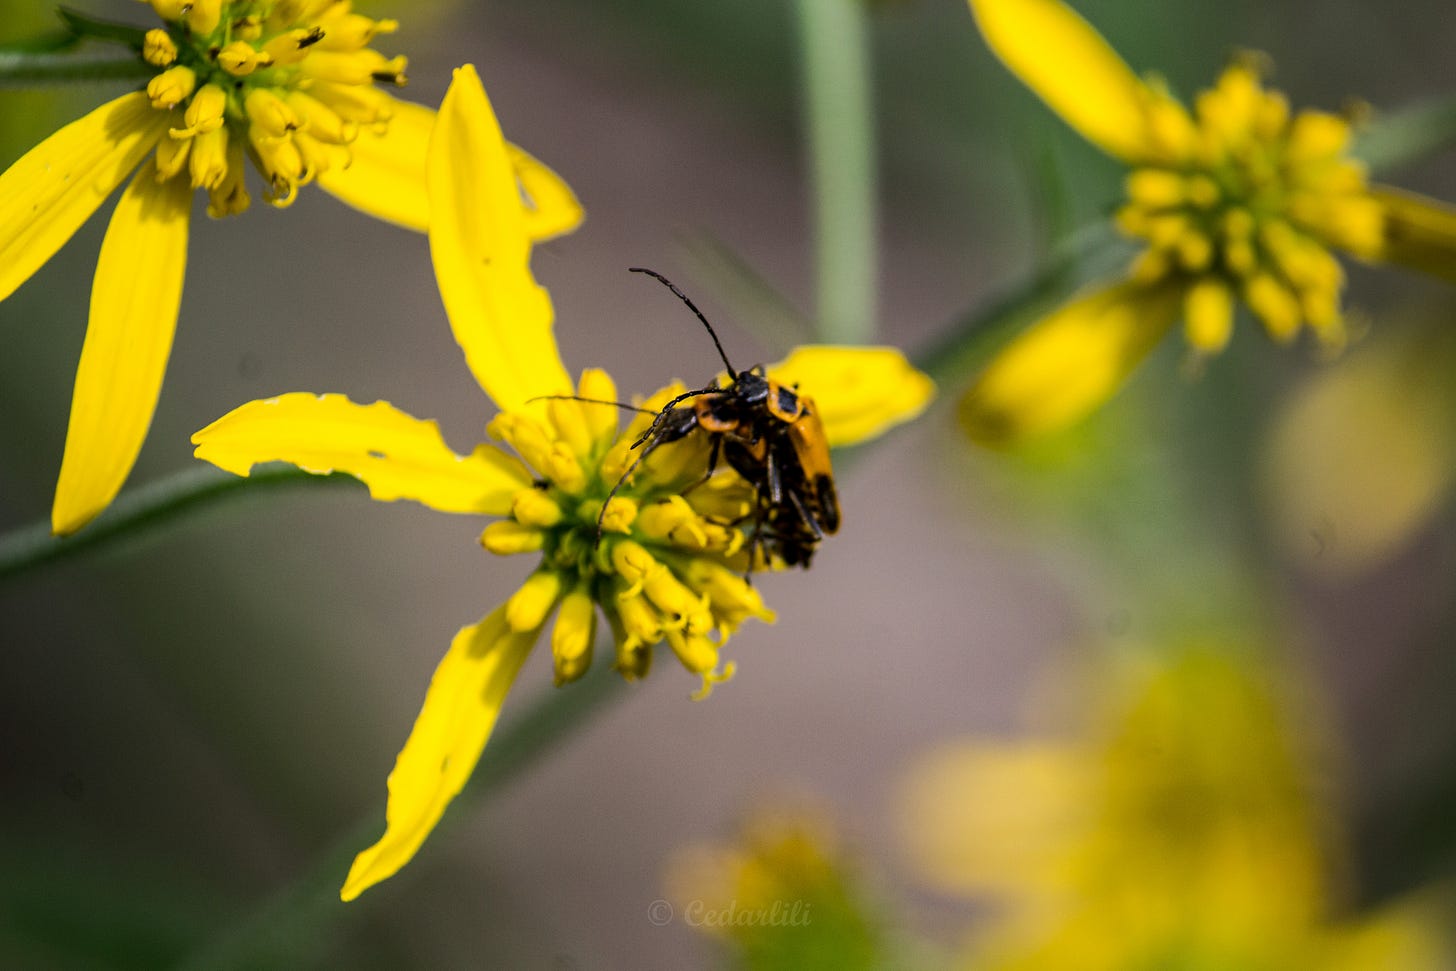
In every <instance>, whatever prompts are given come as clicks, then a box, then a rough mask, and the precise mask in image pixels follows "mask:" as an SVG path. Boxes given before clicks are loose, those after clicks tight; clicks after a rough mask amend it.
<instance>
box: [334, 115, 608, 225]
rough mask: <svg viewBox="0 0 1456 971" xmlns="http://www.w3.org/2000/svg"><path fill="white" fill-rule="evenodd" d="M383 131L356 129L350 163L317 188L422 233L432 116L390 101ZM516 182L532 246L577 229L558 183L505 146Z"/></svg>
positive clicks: (576, 210) (567, 193)
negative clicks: (388, 115)
mask: <svg viewBox="0 0 1456 971" xmlns="http://www.w3.org/2000/svg"><path fill="white" fill-rule="evenodd" d="M387 100H388V102H389V104H390V110H391V112H392V114H391V115H390V120H389V123H388V126H387V127H386V128H384V129H383V130H382V132H381V131H375V130H374V128H372V127H370V126H367V125H366V126H364V127H362V128H360V130H359V134H358V137H357V138H355V139H354V141H352V142H350V143H349V155H350V162H349V164H348V166H346V167H337V168H332V169H329V170H328V171H325V172H321V173H319V177H318V184H319V185H320V186H322V187H323V188H324V190H325V191H327V192H329V193H330V194H331V195H333V196H334V197H335V198H337V199H338V200H340V201H341V202H343V203H345V204H347V205H350V206H353V207H354V208H355V209H359V210H361V211H363V212H367V213H369V214H370V215H371V216H374V217H376V218H378V219H383V220H385V221H386V222H392V223H395V224H396V225H399V226H403V227H404V228H406V229H413V230H415V231H416V232H420V233H423V232H425V231H426V230H427V229H428V228H429V225H430V197H429V192H428V191H427V188H426V184H425V159H426V157H427V155H428V154H429V147H430V133H431V132H432V131H433V130H434V127H435V112H434V110H433V109H431V108H427V107H425V106H424V105H417V104H414V103H413V102H409V101H400V100H398V99H396V98H388V99H387ZM506 151H507V152H508V153H509V155H510V160H511V165H512V166H513V167H514V169H515V173H516V180H517V181H518V182H519V183H520V188H521V191H522V192H523V193H524V194H525V199H524V200H523V203H524V205H525V221H526V235H527V236H529V237H530V238H531V239H532V240H533V241H535V242H541V241H542V240H546V239H550V238H552V237H553V236H560V235H562V234H563V233H569V232H571V231H572V230H573V229H575V228H576V227H577V226H579V225H581V220H582V217H583V212H582V208H581V203H580V202H578V201H577V199H576V195H575V193H573V192H572V191H571V187H570V186H568V185H567V184H566V183H565V182H564V181H562V179H561V177H560V176H559V175H557V174H556V173H555V172H553V171H551V169H549V168H547V167H546V166H545V165H542V164H541V163H540V162H539V161H537V160H536V159H535V158H533V157H532V156H531V154H530V153H529V152H527V151H525V150H524V149H522V148H519V147H518V146H515V145H512V144H510V143H509V142H508V143H506Z"/></svg>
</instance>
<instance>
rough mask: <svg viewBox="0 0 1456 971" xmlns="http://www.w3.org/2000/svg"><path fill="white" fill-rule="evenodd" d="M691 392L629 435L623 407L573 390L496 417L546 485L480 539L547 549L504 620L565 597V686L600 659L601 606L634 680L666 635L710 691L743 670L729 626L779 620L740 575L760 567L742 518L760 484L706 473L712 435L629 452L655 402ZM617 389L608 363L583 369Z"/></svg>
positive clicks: (663, 395) (561, 677)
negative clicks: (728, 658) (725, 655)
mask: <svg viewBox="0 0 1456 971" xmlns="http://www.w3.org/2000/svg"><path fill="white" fill-rule="evenodd" d="M682 390H683V388H682V387H681V386H676V387H671V388H665V389H663V390H662V391H660V392H658V393H657V394H656V395H654V396H653V397H652V398H651V399H649V400H648V401H647V402H646V403H645V404H644V406H643V407H644V409H646V411H645V412H643V413H639V414H638V415H637V417H636V419H635V420H634V421H633V422H631V423H630V424H629V426H628V427H627V429H626V430H625V431H621V432H619V429H618V409H617V408H616V407H614V406H612V405H609V404H599V403H593V402H590V401H579V400H570V399H554V400H551V401H549V402H547V408H546V412H547V416H546V420H545V421H541V420H539V419H537V418H536V417H534V416H532V415H527V414H520V413H510V412H507V413H504V414H501V415H499V416H497V417H496V418H495V420H493V421H492V422H491V424H490V429H489V430H490V433H491V435H492V436H493V437H496V438H499V439H502V440H504V441H505V442H506V443H507V444H509V445H510V446H511V447H512V448H513V449H515V451H516V453H517V454H518V455H519V456H520V457H521V458H522V459H523V460H524V461H525V463H526V464H527V465H528V466H529V467H530V468H531V469H532V470H533V471H534V473H535V477H536V483H535V485H534V487H532V488H528V489H523V490H521V492H519V493H518V494H517V495H516V496H515V498H514V500H513V502H512V510H511V515H510V517H509V518H507V519H504V520H502V521H500V522H496V523H492V524H491V525H490V526H488V527H487V528H486V530H485V532H484V534H483V535H482V536H481V542H482V544H483V545H484V546H485V548H486V549H488V550H490V551H491V552H493V553H499V554H509V553H531V552H539V553H540V554H541V564H540V566H539V567H538V568H537V570H536V572H535V573H534V574H533V575H532V576H531V578H530V579H528V580H527V581H526V583H525V584H524V585H523V586H522V587H521V589H520V590H519V591H518V592H517V593H516V594H515V595H514V596H513V597H512V598H511V600H510V601H509V602H508V606H507V620H508V622H509V623H510V624H511V626H512V627H513V628H514V629H516V630H523V631H524V630H534V629H536V628H538V627H540V626H541V625H542V624H544V622H545V620H546V618H547V616H548V615H549V614H550V612H551V611H552V610H553V609H555V607H556V606H557V605H558V604H560V605H561V611H560V614H559V616H558V618H557V622H556V627H555V630H554V633H553V636H552V653H553V656H554V657H555V660H556V677H557V681H558V683H560V682H565V681H570V680H574V679H575V678H577V677H580V676H581V674H583V673H584V672H585V671H586V669H587V667H588V666H589V665H590V663H591V657H590V642H591V622H592V618H593V617H594V610H593V608H592V604H596V605H598V606H599V607H600V608H601V610H602V612H603V614H605V616H606V617H607V620H608V623H609V624H610V626H611V628H612V632H613V636H614V639H615V641H616V648H617V659H616V664H617V668H618V669H619V670H620V671H621V672H622V674H623V675H624V676H625V677H628V678H636V677H640V676H642V675H643V674H645V673H646V672H647V669H648V666H649V664H650V661H651V648H652V647H653V646H655V645H656V644H658V643H660V642H663V641H666V642H667V644H668V645H669V647H670V648H671V649H672V651H673V653H674V654H676V655H677V657H678V659H679V660H680V661H681V662H682V663H683V665H684V666H685V667H687V668H688V670H690V671H692V672H693V673H695V674H698V675H701V676H702V677H703V679H704V691H706V690H707V689H708V688H709V687H710V686H711V685H712V683H714V682H716V681H720V680H723V679H725V678H726V677H729V676H731V674H732V665H729V666H728V667H727V668H725V669H723V671H722V673H719V667H718V658H719V651H720V650H721V648H722V646H723V644H724V643H725V642H726V641H727V639H728V637H729V635H730V634H732V632H733V631H734V630H736V629H737V628H738V626H739V625H740V624H742V623H743V621H744V620H746V619H748V618H749V617H757V618H759V619H762V620H767V621H772V620H773V612H772V611H770V610H768V609H767V608H766V607H765V606H764V604H763V600H762V598H761V597H760V596H759V595H758V592H757V591H756V590H754V589H753V587H752V586H750V585H749V584H748V583H747V581H746V580H745V579H744V577H743V572H744V571H745V570H746V569H747V568H748V565H749V564H748V554H747V551H746V550H745V549H744V533H743V530H742V529H741V524H742V523H744V522H745V521H746V520H747V518H748V515H749V512H750V511H751V510H752V509H753V500H754V491H753V487H752V486H750V485H749V484H748V483H747V482H745V481H744V480H743V479H742V478H741V477H740V476H739V475H738V474H737V473H736V472H734V471H733V470H732V469H730V468H728V467H727V466H726V463H724V464H720V465H719V467H718V468H717V469H716V470H715V472H714V474H713V475H712V476H708V475H707V474H706V473H707V468H708V456H709V450H710V444H709V438H708V436H707V434H706V433H702V434H698V433H694V434H691V435H688V436H687V437H685V438H683V439H681V440H679V441H676V442H673V443H671V444H667V445H662V446H660V447H658V448H655V449H653V450H652V451H651V452H650V454H648V455H646V457H645V458H644V457H643V455H642V448H645V447H646V446H643V447H639V448H638V449H633V448H632V447H631V446H632V443H633V442H635V441H636V440H637V438H638V436H640V435H641V434H642V433H643V432H644V431H645V430H646V429H647V427H648V426H649V424H650V423H651V421H652V417H653V414H655V410H656V409H657V408H660V407H661V406H662V405H663V404H664V403H665V402H666V401H668V400H669V399H670V398H672V397H673V396H674V395H675V394H678V393H680V392H681V391H682ZM615 393H616V391H615V387H614V386H613V385H612V384H611V379H610V378H608V377H607V376H606V375H605V374H604V373H603V372H601V371H594V370H588V371H586V372H585V373H584V374H583V376H582V381H581V391H580V394H581V397H582V398H591V399H594V401H596V402H606V401H613V400H615ZM649 412H650V413H649ZM639 459H641V461H640V462H639V461H638V460H639ZM634 464H635V468H633V466H634ZM629 470H630V471H631V474H630V475H629V476H627V477H626V478H625V479H624V478H623V476H624V475H625V474H626V473H627V472H628V471H629ZM619 483H620V485H619ZM614 488H615V489H616V491H615V494H613V489H614Z"/></svg>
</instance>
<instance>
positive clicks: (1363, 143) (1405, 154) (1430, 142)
mask: <svg viewBox="0 0 1456 971" xmlns="http://www.w3.org/2000/svg"><path fill="white" fill-rule="evenodd" d="M1453 142H1456V98H1440V99H1437V100H1433V101H1427V102H1424V103H1422V104H1418V105H1414V106H1413V107H1410V108H1406V109H1405V110H1403V111H1399V112H1395V113H1393V114H1389V115H1377V116H1376V119H1375V121H1374V122H1372V123H1371V125H1370V127H1369V128H1368V129H1366V130H1365V131H1363V132H1361V133H1360V137H1359V139H1358V140H1357V141H1356V143H1355V146H1354V149H1353V151H1354V153H1355V155H1357V156H1358V157H1360V158H1361V159H1363V160H1364V161H1365V163H1366V164H1367V165H1369V166H1370V171H1371V172H1373V173H1374V174H1376V175H1381V176H1383V175H1385V174H1386V173H1387V172H1389V171H1390V170H1391V169H1396V168H1399V167H1400V166H1402V165H1407V164H1409V163H1411V162H1415V161H1418V160H1420V159H1423V158H1429V157H1430V156H1432V155H1434V154H1436V153H1437V152H1439V151H1441V150H1443V149H1445V148H1447V147H1448V146H1450V145H1451V144H1452V143H1453Z"/></svg>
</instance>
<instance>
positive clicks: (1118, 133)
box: [970, 0, 1154, 162]
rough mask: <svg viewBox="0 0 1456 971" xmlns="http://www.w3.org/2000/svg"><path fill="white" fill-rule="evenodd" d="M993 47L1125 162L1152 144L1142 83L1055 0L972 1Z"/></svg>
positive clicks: (1079, 127)
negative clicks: (1145, 112)
mask: <svg viewBox="0 0 1456 971" xmlns="http://www.w3.org/2000/svg"><path fill="white" fill-rule="evenodd" d="M970 4H971V13H973V14H975V16H976V23H977V24H979V25H980V28H981V34H982V36H984V37H985V38H986V44H987V45H988V46H989V47H990V48H991V50H992V52H994V53H995V54H996V56H997V57H999V58H1000V59H1001V61H1002V62H1003V63H1004V64H1005V65H1006V66H1007V67H1008V68H1010V70H1011V73H1013V74H1015V75H1016V76H1017V77H1019V78H1020V79H1021V80H1022V82H1023V83H1024V84H1025V85H1026V86H1027V87H1029V88H1031V90H1032V91H1033V92H1035V93H1036V95H1037V96H1038V97H1040V98H1041V99H1042V100H1043V101H1045V102H1046V103H1047V105H1048V106H1050V107H1051V109H1052V110H1053V111H1055V112H1056V113H1057V114H1059V115H1061V116H1062V119H1063V120H1064V121H1066V123H1067V124H1069V125H1071V126H1072V127H1073V128H1075V129H1077V131H1078V132H1080V133H1081V134H1082V137H1084V138H1086V139H1087V140H1088V141H1090V142H1091V143H1092V144H1094V145H1096V146H1097V147H1099V148H1101V149H1102V150H1103V151H1105V152H1108V153H1109V154H1111V155H1115V156H1117V157H1118V158H1120V159H1123V160H1124V161H1129V162H1135V161H1138V160H1140V159H1144V158H1147V157H1148V156H1149V155H1150V154H1152V153H1153V151H1154V147H1153V142H1152V138H1151V134H1150V133H1149V132H1148V129H1147V121H1146V116H1145V114H1144V105H1145V104H1147V103H1148V101H1149V100H1150V98H1151V94H1150V92H1149V91H1148V90H1147V87H1146V85H1144V84H1143V82H1142V80H1141V79H1139V78H1138V76H1137V75H1136V74H1134V73H1133V72H1132V69H1131V68H1130V67H1128V66H1127V64H1126V63H1125V62H1124V61H1123V60H1122V58H1120V57H1118V56H1117V52H1116V51H1114V50H1113V49H1112V47H1111V46H1109V45H1108V43H1107V41H1105V40H1103V39H1102V35H1101V34H1099V33H1097V31H1096V30H1094V29H1093V28H1092V25H1091V24H1089V23H1087V21H1085V20H1083V19H1082V18H1081V17H1080V16H1078V15H1077V13H1076V12H1075V11H1073V10H1072V9H1071V8H1070V7H1068V6H1067V5H1066V4H1064V3H1061V2H1060V0H970Z"/></svg>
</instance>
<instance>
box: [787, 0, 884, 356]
mask: <svg viewBox="0 0 1456 971" xmlns="http://www.w3.org/2000/svg"><path fill="white" fill-rule="evenodd" d="M798 7H799V21H800V27H801V35H802V44H803V56H804V74H803V77H804V114H805V119H806V122H807V126H808V142H809V160H810V169H811V177H810V182H811V184H812V187H813V193H814V243H815V254H816V260H817V278H818V279H817V306H818V319H819V327H818V331H819V337H820V339H821V340H824V341H829V342H834V343H848V344H863V343H867V342H869V341H871V340H873V339H874V335H875V315H876V306H875V304H876V289H877V287H876V284H877V279H876V277H877V274H878V266H877V259H876V244H877V237H878V226H877V218H876V211H875V196H876V184H877V177H876V160H875V141H874V132H875V123H874V106H873V101H872V97H871V91H870V65H869V59H870V48H869V28H868V22H867V16H866V13H865V4H864V3H863V2H862V0H798Z"/></svg>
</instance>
